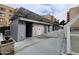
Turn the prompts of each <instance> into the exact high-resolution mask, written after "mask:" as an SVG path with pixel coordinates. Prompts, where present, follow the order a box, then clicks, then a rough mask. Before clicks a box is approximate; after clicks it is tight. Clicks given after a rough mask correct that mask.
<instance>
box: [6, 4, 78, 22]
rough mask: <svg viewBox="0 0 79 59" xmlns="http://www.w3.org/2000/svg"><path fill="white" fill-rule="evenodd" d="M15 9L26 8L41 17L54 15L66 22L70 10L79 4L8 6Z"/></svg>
mask: <svg viewBox="0 0 79 59" xmlns="http://www.w3.org/2000/svg"><path fill="white" fill-rule="evenodd" d="M7 6H11V7H13V8H19V7H24V8H26V9H28V10H30V11H33V12H35V13H37V14H39V15H47V14H50V15H54V16H55V17H56V18H57V19H59V20H60V21H61V20H66V14H67V11H68V10H69V8H72V7H76V6H78V4H7Z"/></svg>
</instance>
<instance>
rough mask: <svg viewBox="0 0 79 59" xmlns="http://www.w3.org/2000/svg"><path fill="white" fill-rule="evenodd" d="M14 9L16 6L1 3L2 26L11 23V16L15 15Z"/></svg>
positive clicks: (0, 22) (0, 24)
mask: <svg viewBox="0 0 79 59" xmlns="http://www.w3.org/2000/svg"><path fill="white" fill-rule="evenodd" d="M14 11H15V9H14V8H12V7H8V6H6V5H2V4H0V27H3V26H9V25H10V22H11V21H10V18H11V17H12V16H13V14H14Z"/></svg>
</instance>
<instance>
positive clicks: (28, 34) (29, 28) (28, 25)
mask: <svg viewBox="0 0 79 59" xmlns="http://www.w3.org/2000/svg"><path fill="white" fill-rule="evenodd" d="M26 37H32V23H31V22H26Z"/></svg>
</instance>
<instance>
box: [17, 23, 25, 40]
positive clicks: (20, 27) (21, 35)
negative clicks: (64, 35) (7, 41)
mask: <svg viewBox="0 0 79 59" xmlns="http://www.w3.org/2000/svg"><path fill="white" fill-rule="evenodd" d="M25 33H26V24H25V22H23V23H20V22H19V25H18V41H22V40H24V39H25V38H26V37H25V35H26V34H25Z"/></svg>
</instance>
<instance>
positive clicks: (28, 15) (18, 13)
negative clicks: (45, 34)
mask: <svg viewBox="0 0 79 59" xmlns="http://www.w3.org/2000/svg"><path fill="white" fill-rule="evenodd" d="M18 17H22V18H28V19H32V20H36V21H41V22H46V23H49V21H48V19H46V18H44V17H42V16H40V15H38V14H36V13H34V12H32V11H29V10H27V9H25V8H23V7H20V8H19V9H18V10H17V11H16V12H15V14H14V16H13V17H12V19H14V18H18Z"/></svg>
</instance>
